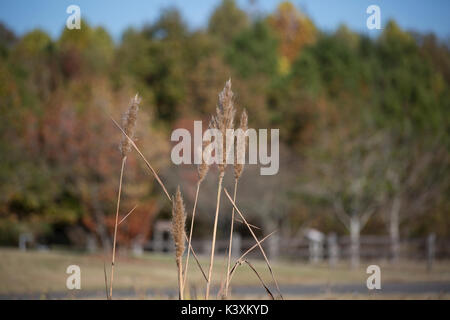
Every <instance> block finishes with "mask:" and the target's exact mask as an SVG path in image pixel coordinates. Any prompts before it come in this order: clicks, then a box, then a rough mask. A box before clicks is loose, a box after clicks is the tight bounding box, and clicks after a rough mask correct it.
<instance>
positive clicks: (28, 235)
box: [19, 233, 33, 251]
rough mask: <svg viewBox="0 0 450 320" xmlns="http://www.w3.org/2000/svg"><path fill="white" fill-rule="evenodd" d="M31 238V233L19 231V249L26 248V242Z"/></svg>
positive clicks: (23, 249)
mask: <svg viewBox="0 0 450 320" xmlns="http://www.w3.org/2000/svg"><path fill="white" fill-rule="evenodd" d="M32 239H33V236H32V235H31V233H21V234H20V235H19V249H20V250H21V251H26V250H27V242H31V241H32Z"/></svg>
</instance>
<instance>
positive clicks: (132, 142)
mask: <svg viewBox="0 0 450 320" xmlns="http://www.w3.org/2000/svg"><path fill="white" fill-rule="evenodd" d="M109 117H110V118H111V120H112V121H113V122H114V124H115V125H116V127H117V128H119V130H120V131H121V132H122V133H123V134H124V135H125V137H127V139H128V141H129V142H130V144H131V145H132V146H133V148H134V149H135V150H136V151H137V153H138V154H139V155H140V156H141V158H142V159H143V160H144V162H145V164H146V165H147V167H148V168H149V169H150V171H151V172H152V174H153V176H154V177H155V179H156V181H158V183H159V185H160V186H161V188H162V189H163V190H164V193H165V194H166V196H167V199H169V201H172V199H171V197H170V195H169V193H168V192H167V189H166V187H165V186H164V184H163V182H162V181H161V179H160V178H159V176H158V174H157V173H156V171H155V169H153V167H152V165H151V164H150V162H148V161H147V159H146V158H145V156H144V155H143V154H142V152H141V150H139V148H138V146H137V145H136V144H135V143H134V141H133V140H132V139H131V138H130V137H129V136H128V135H127V134H126V133H125V131H124V130H123V129H122V127H121V126H120V125H119V124H118V123H117V121H116V120H114V118H113V117H111V116H109Z"/></svg>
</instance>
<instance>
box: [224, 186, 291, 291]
mask: <svg viewBox="0 0 450 320" xmlns="http://www.w3.org/2000/svg"><path fill="white" fill-rule="evenodd" d="M224 191H225V195H226V196H227V198H228V200H230V202H231V204H232V205H233V207H234V208H235V209H236V212H237V213H238V214H239V215H240V216H241V219H242V221H244V223H245V224H246V225H247V228H248V230H250V233H251V234H252V236H253V238H254V239H255V241H256V243H257V244H258V247H259V249H260V250H261V253H262V255H263V257H264V260H265V261H266V264H267V267H268V268H269V271H270V275H271V276H272V279H273V281H274V283H275V285H276V287H277V291H278V294H279V295H280V297H281V299H283V295H282V294H281V291H280V287H279V286H278V282H277V280H276V279H275V276H274V274H273V270H272V266H271V265H270V262H269V259H268V258H267V255H266V252H265V251H264V249H263V247H262V246H261V242H260V241H259V240H258V238H257V237H256V235H255V233H254V232H253V230H252V228H251V227H250V226H249V225H248V223H247V220H245V217H244V215H243V214H242V213H241V211H240V210H239V209H238V207H237V206H236V204H235V203H234V201H233V199H232V198H231V196H230V194H229V193H228V191H227V189H226V188H224Z"/></svg>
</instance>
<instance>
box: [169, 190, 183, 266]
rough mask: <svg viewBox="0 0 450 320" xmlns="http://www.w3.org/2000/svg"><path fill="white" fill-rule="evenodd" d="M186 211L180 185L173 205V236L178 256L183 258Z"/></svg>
mask: <svg viewBox="0 0 450 320" xmlns="http://www.w3.org/2000/svg"><path fill="white" fill-rule="evenodd" d="M185 225H186V213H185V208H184V203H183V198H182V196H181V192H180V186H178V188H177V192H176V194H175V198H174V199H173V207H172V236H173V241H174V244H175V255H176V258H177V259H178V258H181V256H182V255H183V253H184V249H185Z"/></svg>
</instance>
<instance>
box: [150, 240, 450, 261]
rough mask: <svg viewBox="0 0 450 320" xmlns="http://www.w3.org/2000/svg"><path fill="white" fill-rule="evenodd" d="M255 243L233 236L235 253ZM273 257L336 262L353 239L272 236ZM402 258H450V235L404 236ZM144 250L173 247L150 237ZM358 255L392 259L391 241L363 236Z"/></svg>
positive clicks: (219, 245) (199, 243)
mask: <svg viewBox="0 0 450 320" xmlns="http://www.w3.org/2000/svg"><path fill="white" fill-rule="evenodd" d="M254 244H255V240H254V239H253V238H241V237H240V236H239V235H235V236H234V241H233V250H232V253H233V256H235V257H237V256H239V255H240V254H242V253H243V252H244V251H246V250H247V249H249V248H250V247H252V246H253V245H254ZM192 246H193V247H194V249H195V251H196V253H197V254H198V255H209V254H210V250H211V242H210V241H209V240H194V241H193V242H192ZM262 246H263V248H264V250H265V251H266V252H267V253H268V255H269V256H270V257H271V259H276V258H278V257H283V258H287V259H291V260H305V261H309V262H311V263H315V262H319V261H324V260H328V261H329V262H330V264H335V263H336V262H337V261H339V260H349V259H350V258H351V255H352V250H351V239H350V237H348V236H341V237H337V236H335V235H328V236H327V237H325V238H324V240H322V241H311V240H309V239H306V238H293V239H288V238H279V237H274V236H272V237H271V238H269V239H268V240H266V241H265V242H264V243H262ZM399 247H400V248H399V256H398V258H400V259H413V260H416V259H418V260H426V261H428V263H429V264H430V266H431V265H432V262H433V260H435V259H450V239H446V238H437V237H435V236H434V235H429V236H427V237H422V238H411V239H402V240H401V241H400V243H399ZM144 249H145V250H150V251H159V252H167V251H172V250H173V245H172V242H171V239H170V237H168V238H164V239H162V238H161V239H159V240H153V241H149V242H147V243H146V244H145V246H144ZM227 250H228V239H221V240H218V241H217V242H216V253H217V254H222V255H225V254H226V253H227ZM249 257H253V258H259V257H261V254H260V253H259V250H253V251H252V252H251V253H250V254H249ZM359 258H360V259H362V260H376V259H392V258H393V255H392V244H391V240H390V238H389V237H386V236H370V235H369V236H361V237H360V241H359Z"/></svg>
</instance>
